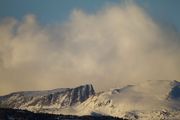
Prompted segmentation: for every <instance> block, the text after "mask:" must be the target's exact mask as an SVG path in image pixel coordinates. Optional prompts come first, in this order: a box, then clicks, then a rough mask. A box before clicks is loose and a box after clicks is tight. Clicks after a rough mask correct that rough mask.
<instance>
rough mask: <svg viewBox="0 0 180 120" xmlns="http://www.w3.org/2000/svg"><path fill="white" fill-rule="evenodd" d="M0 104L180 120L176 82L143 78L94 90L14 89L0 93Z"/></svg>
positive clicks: (85, 87)
mask: <svg viewBox="0 0 180 120" xmlns="http://www.w3.org/2000/svg"><path fill="white" fill-rule="evenodd" d="M0 107H1V108H14V109H22V110H29V111H33V112H36V113H39V112H43V113H53V114H67V115H92V116H97V115H110V116H117V117H122V118H127V119H143V120H144V119H150V120H160V119H164V120H166V119H167V120H169V119H170V120H173V119H174V120H180V82H178V81H176V80H147V81H145V82H142V83H139V84H135V85H127V86H124V87H122V88H114V89H110V90H107V91H102V92H98V93H96V92H95V90H94V88H93V86H92V85H83V86H79V87H75V88H60V89H55V90H49V91H24V92H15V93H11V94H8V95H5V96H1V97H0Z"/></svg>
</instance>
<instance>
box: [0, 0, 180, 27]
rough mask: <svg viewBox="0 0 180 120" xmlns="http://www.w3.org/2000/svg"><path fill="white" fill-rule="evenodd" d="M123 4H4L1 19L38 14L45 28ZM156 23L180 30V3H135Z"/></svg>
mask: <svg viewBox="0 0 180 120" xmlns="http://www.w3.org/2000/svg"><path fill="white" fill-rule="evenodd" d="M122 1H123V0H38V1H37V0H1V1H0V19H3V18H5V17H15V18H17V19H21V18H22V17H23V16H25V15H26V14H35V15H36V16H37V17H38V20H39V21H40V22H41V23H43V24H51V23H56V22H63V21H66V20H67V19H68V16H69V14H70V13H71V12H72V10H73V9H82V10H84V11H86V12H89V13H93V12H96V11H97V10H99V9H101V8H102V7H103V6H105V5H107V4H119V3H120V4H121V2H122ZM134 1H136V2H137V3H138V4H139V5H140V6H142V7H144V8H145V9H146V10H147V12H149V14H151V16H153V17H154V18H155V19H157V20H160V21H163V22H168V23H170V24H172V25H174V26H176V27H177V28H178V29H180V22H179V21H180V14H179V11H180V1H179V0H134Z"/></svg>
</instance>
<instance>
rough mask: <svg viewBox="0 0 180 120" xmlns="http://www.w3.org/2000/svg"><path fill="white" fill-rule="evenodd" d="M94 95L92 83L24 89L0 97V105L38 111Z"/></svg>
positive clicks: (73, 103) (67, 104) (74, 102)
mask: <svg viewBox="0 0 180 120" xmlns="http://www.w3.org/2000/svg"><path fill="white" fill-rule="evenodd" d="M92 95H95V91H94V89H93V87H92V85H83V86H79V87H76V88H60V89H55V90H49V91H25V92H16V93H11V94H9V95H6V96H2V97H1V98H0V100H1V101H0V106H2V107H9V108H18V109H28V110H31V111H39V110H42V109H62V108H66V107H69V106H73V105H76V104H80V103H82V102H83V101H85V100H86V99H88V98H89V97H90V96H92Z"/></svg>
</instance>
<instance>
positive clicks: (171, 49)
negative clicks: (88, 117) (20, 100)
mask: <svg viewBox="0 0 180 120" xmlns="http://www.w3.org/2000/svg"><path fill="white" fill-rule="evenodd" d="M179 11H180V1H179V0H137V1H136V0H94V1H93V0H53V1H52V0H51V1H50V0H39V1H37V0H29V1H27V0H26V1H25V0H13V1H12V0H1V1H0V83H1V84H0V94H6V93H9V92H12V91H20V90H42V89H53V88H58V87H72V86H78V85H80V84H86V83H92V84H93V85H94V86H95V88H96V89H98V90H104V89H109V88H111V87H119V86H121V85H124V84H129V83H131V84H133V82H140V81H143V80H148V79H153V80H156V79H172V80H173V79H180V74H179V73H180V54H179V53H180V35H179V29H180V22H179V21H180V14H179Z"/></svg>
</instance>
